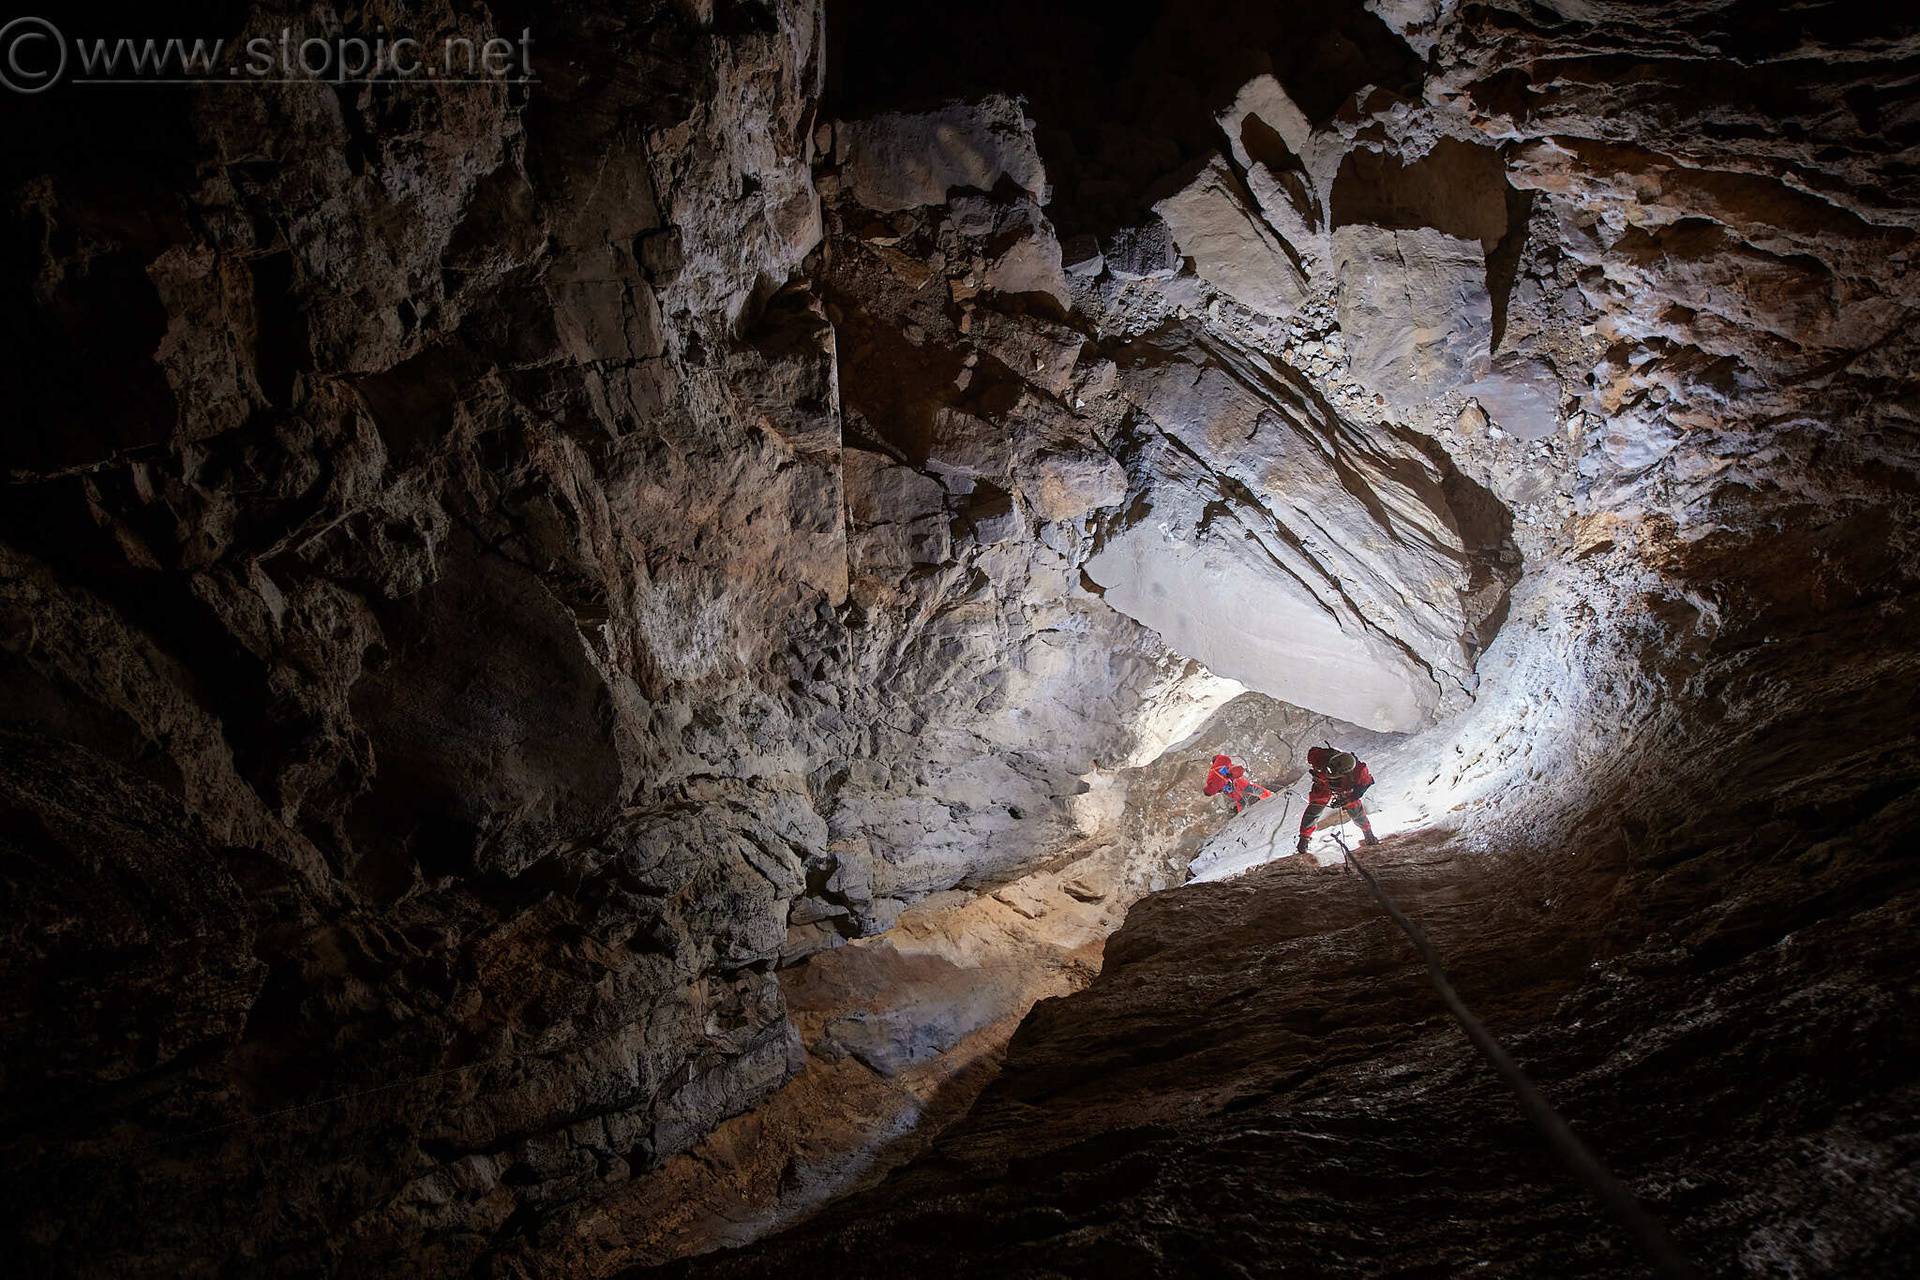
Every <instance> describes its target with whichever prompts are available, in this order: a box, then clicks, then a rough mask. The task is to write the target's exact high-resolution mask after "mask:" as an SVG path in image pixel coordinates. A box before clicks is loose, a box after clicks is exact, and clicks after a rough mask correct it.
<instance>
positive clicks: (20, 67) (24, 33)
mask: <svg viewBox="0 0 1920 1280" xmlns="http://www.w3.org/2000/svg"><path fill="white" fill-rule="evenodd" d="M48 46H52V47H51V48H49V47H48ZM66 70H67V41H66V37H64V36H62V35H61V34H60V28H58V27H56V26H54V25H53V24H52V23H51V22H48V21H47V20H46V19H45V18H15V19H14V20H13V21H11V22H9V23H8V24H7V25H6V26H4V27H0V85H5V86H6V87H7V88H9V89H11V90H13V91H14V92H15V93H39V92H41V91H43V90H46V89H51V88H53V86H54V85H56V84H58V83H59V82H60V77H61V76H62V75H64V74H66Z"/></svg>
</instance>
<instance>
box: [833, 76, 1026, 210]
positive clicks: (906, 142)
mask: <svg viewBox="0 0 1920 1280" xmlns="http://www.w3.org/2000/svg"><path fill="white" fill-rule="evenodd" d="M834 138H835V146H836V147H837V148H838V152H837V154H838V158H839V160H840V163H841V164H842V166H843V175H844V180H845V182H846V185H847V188H848V190H850V191H851V192H852V193H853V198H854V199H855V200H857V201H859V202H860V203H861V204H863V205H865V206H866V207H867V208H869V209H875V210H878V211H880V212H882V213H888V212H892V211H894V210H896V209H913V208H917V207H919V206H922V205H931V204H945V203H946V201H947V193H948V192H949V191H952V190H954V189H955V188H970V189H972V190H976V191H991V190H992V189H993V187H994V185H995V184H996V183H998V182H999V181H1000V179H1001V178H1002V177H1005V178H1007V179H1008V180H1010V181H1011V182H1012V183H1013V184H1014V185H1015V186H1017V187H1020V188H1021V189H1023V190H1025V191H1026V192H1027V194H1028V195H1030V196H1032V197H1033V198H1034V199H1035V200H1037V201H1038V202H1039V203H1041V204H1043V205H1044V204H1045V203H1047V200H1048V198H1049V196H1048V187H1047V177H1046V170H1045V169H1044V168H1042V166H1041V164H1040V156H1039V152H1038V151H1037V150H1036V149H1035V148H1034V145H1033V130H1032V127H1031V125H1030V123H1029V122H1028V121H1026V120H1025V119H1024V117H1023V116H1022V114H1021V110H1020V104H1019V103H1017V102H1013V101H1011V100H1009V99H1007V98H1002V97H990V98H986V99H984V100H982V101H979V102H955V103H951V104H949V105H948V106H946V107H944V108H942V109H941V110H939V111H935V112H930V113H919V112H915V113H900V112H889V113H887V114H884V115H879V116H875V117H874V118H872V119H870V120H850V121H846V122H844V123H842V124H840V125H838V126H836V128H835V133H834Z"/></svg>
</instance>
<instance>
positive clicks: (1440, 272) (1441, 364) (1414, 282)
mask: <svg viewBox="0 0 1920 1280" xmlns="http://www.w3.org/2000/svg"><path fill="white" fill-rule="evenodd" d="M1333 253H1334V258H1335V260H1336V262H1337V263H1338V268H1337V270H1338V272H1339V281H1340V295H1339V296H1340V329H1341V331H1342V332H1343V333H1344V334H1346V340H1347V351H1348V354H1349V355H1350V357H1351V359H1352V362H1353V376H1354V377H1355V378H1357V379H1358V380H1359V381H1360V382H1361V383H1362V384H1364V385H1365V386H1368V387H1371V388H1372V389H1374V390H1375V391H1376V392H1377V393H1378V394H1380V395H1383V396H1385V397H1386V399H1387V402H1388V403H1389V404H1390V405H1393V406H1394V407H1396V408H1399V409H1402V410H1406V409H1410V408H1412V407H1413V406H1415V405H1418V404H1420V403H1422V402H1424V401H1427V400H1431V399H1434V398H1436V397H1438V396H1441V395H1444V394H1445V393H1446V392H1448V391H1451V390H1453V389H1454V388H1455V387H1458V386H1459V385H1460V384H1461V383H1463V382H1466V381H1468V380H1469V379H1470V378H1471V377H1472V376H1473V373H1474V372H1475V367H1474V366H1475V363H1476V361H1481V362H1484V360H1485V358H1486V356H1487V354H1488V352H1489V351H1491V349H1492V345H1493V304H1492V301H1491V300H1490V299H1489V297H1488V296H1487V267H1486V260H1485V257H1484V256H1483V254H1482V252H1481V249H1480V246H1479V245H1478V244H1477V243H1475V242H1474V241H1471V240H1462V239H1460V238H1459V237H1457V236H1450V235H1447V234H1446V233H1445V232H1443V231H1436V230H1434V229H1432V228H1430V227H1427V228H1420V229H1417V230H1405V231H1390V230H1387V229H1385V228H1382V227H1368V226H1349V227H1342V228H1340V229H1339V230H1338V231H1336V232H1334V233H1333Z"/></svg>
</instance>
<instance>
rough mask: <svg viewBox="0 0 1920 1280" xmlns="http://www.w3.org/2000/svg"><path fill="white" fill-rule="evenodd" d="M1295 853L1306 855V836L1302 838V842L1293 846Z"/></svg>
mask: <svg viewBox="0 0 1920 1280" xmlns="http://www.w3.org/2000/svg"><path fill="white" fill-rule="evenodd" d="M1293 851H1294V852H1295V853H1305V852H1306V851H1307V838H1306V837H1305V836H1301V837H1300V842H1299V843H1298V844H1296V845H1294V846H1293Z"/></svg>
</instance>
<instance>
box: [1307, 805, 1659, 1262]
mask: <svg viewBox="0 0 1920 1280" xmlns="http://www.w3.org/2000/svg"><path fill="white" fill-rule="evenodd" d="M1333 839H1334V843H1336V844H1338V845H1339V846H1340V852H1341V854H1342V855H1344V857H1345V859H1346V865H1347V868H1348V869H1349V870H1350V871H1358V872H1359V873H1360V878H1361V879H1363V880H1365V881H1366V882H1367V888H1369V889H1371V890H1372V891H1373V897H1374V901H1376V902H1378V903H1379V904H1380V907H1381V909H1382V910H1384V911H1385V912H1386V913H1387V915H1389V916H1390V917H1392V919H1393V922H1394V923H1395V924H1397V925H1399V926H1400V931H1401V932H1402V933H1404V934H1406V935H1407V940H1408V941H1409V942H1411V943H1413V948H1414V950H1415V951H1418V952H1419V953H1420V958H1421V959H1422V960H1425V961H1426V963H1427V976H1428V977H1430V978H1431V979H1433V988H1434V990H1436V991H1438V992H1439V993H1440V998H1441V999H1442V1000H1443V1001H1445V1002H1446V1006H1447V1008H1448V1010H1449V1011H1451V1012H1452V1014H1453V1018H1454V1021H1455V1022H1458V1023H1459V1024H1460V1029H1461V1030H1462V1031H1464V1032H1466V1033H1467V1039H1468V1040H1470V1041H1472V1042H1473V1047H1474V1048H1476V1049H1478V1050H1479V1051H1480V1056H1481V1057H1483V1058H1485V1059H1486V1060H1487V1062H1488V1063H1489V1064H1490V1065H1491V1066H1492V1067H1493V1069H1494V1070H1495V1071H1497V1072H1499V1073H1500V1077H1501V1078H1502V1079H1503V1080H1505V1081H1506V1082H1507V1084H1508V1085H1509V1086H1510V1087H1511V1088H1512V1089H1513V1092H1514V1094H1515V1095H1516V1096H1517V1097H1518V1098H1519V1099H1520V1107H1521V1109H1522V1110H1523V1111H1525V1112H1526V1113H1527V1117H1528V1118H1529V1119H1530V1120H1532V1121H1533V1123H1534V1124H1535V1125H1536V1126H1537V1127H1538V1128H1539V1130H1540V1132H1541V1134H1542V1136H1544V1137H1545V1138H1546V1140H1547V1145H1548V1146H1550V1147H1552V1148H1553V1149H1554V1151H1555V1152H1556V1153H1557V1154H1558V1155H1559V1156H1560V1158H1561V1159H1562V1160H1563V1161H1565V1162H1566V1165H1567V1168H1568V1169H1569V1170H1571V1171H1572V1173H1573V1176H1574V1177H1576V1178H1578V1179H1579V1180H1580V1181H1581V1182H1583V1183H1585V1184H1586V1187H1587V1190H1588V1191H1590V1192H1592V1193H1593V1198H1594V1199H1596V1200H1598V1201H1599V1202H1600V1205H1601V1207H1602V1208H1604V1209H1605V1210H1606V1211H1607V1212H1608V1213H1610V1214H1612V1215H1613V1218H1614V1221H1616V1222H1618V1223H1619V1224H1620V1226H1621V1227H1623V1228H1625V1230H1626V1232H1627V1234H1628V1235H1629V1236H1631V1237H1632V1238H1633V1241H1634V1243H1635V1244H1637V1245H1638V1246H1639V1247H1640V1252H1641V1253H1642V1254H1644V1255H1645V1256H1646V1260H1647V1263H1648V1265H1650V1266H1651V1267H1652V1268H1653V1271H1654V1274H1656V1275H1660V1276H1665V1277H1668V1278H1669V1280H1695V1277H1696V1275H1697V1273H1696V1272H1695V1271H1694V1269H1693V1266H1692V1264H1690V1263H1689V1262H1688V1261H1687V1260H1686V1259H1685V1258H1684V1257H1682V1256H1681V1253H1680V1250H1679V1249H1678V1248H1676V1247H1675V1246H1674V1243H1673V1239H1672V1237H1670V1236H1668V1235H1667V1229H1666V1228H1665V1227H1663V1226H1661V1225H1660V1222H1659V1220H1658V1219H1657V1218H1655V1217H1654V1216H1653V1215H1652V1214H1651V1213H1648V1212H1647V1208H1646V1206H1645V1205H1643V1204H1641V1203H1640V1201H1639V1200H1638V1199H1637V1198H1636V1197H1635V1196H1634V1194H1633V1192H1631V1191H1629V1190H1627V1187H1626V1185H1625V1184H1624V1183H1622V1182H1621V1181H1620V1180H1619V1179H1618V1178H1616V1177H1614V1176H1613V1174H1612V1173H1611V1172H1609V1171H1608V1169H1607V1167H1606V1166H1605V1165H1603V1164H1601V1163H1600V1160H1599V1157H1597V1156H1595V1155H1594V1154H1593V1152H1592V1151H1591V1150H1589V1149H1588V1147H1587V1144H1586V1143H1584V1142H1582V1141H1580V1137H1579V1135H1578V1134H1576V1133H1574V1131H1573V1130H1572V1129H1571V1128H1569V1127H1568V1125H1567V1122H1566V1121H1565V1120H1562V1119H1561V1118H1560V1113H1559V1112H1557V1111H1555V1110H1554V1109H1553V1104H1552V1103H1550V1102H1548V1101H1547V1100H1546V1099H1545V1098H1543V1097H1541V1096H1540V1091H1539V1090H1538V1089H1536V1088H1534V1087H1533V1082H1532V1081H1531V1080H1529V1079H1527V1075H1526V1072H1524V1071H1522V1070H1521V1069H1520V1064H1519V1063H1517V1062H1515V1061H1514V1060H1513V1059H1512V1058H1510V1057H1508V1056H1507V1051H1506V1050H1505V1049H1503V1048H1501V1047H1500V1042H1499V1041H1498V1040H1495V1039H1494V1038H1493V1033H1492V1032H1490V1031H1488V1030H1487V1028H1486V1027H1485V1026H1484V1025H1483V1024H1482V1023H1481V1021H1480V1019H1479V1018H1477V1017H1475V1016H1474V1012H1473V1010H1471V1009H1469V1008H1467V1002H1466V1001H1464V1000H1462V999H1461V998H1460V993H1459V992H1457V991H1455V990H1454V989H1453V983H1452V981H1451V980H1450V979H1448V977H1447V971H1446V968H1445V966H1443V965H1442V964H1441V963H1440V955H1439V953H1438V952H1436V951H1435V950H1434V949H1433V944H1432V943H1431V942H1429V941H1427V935H1426V933H1425V932H1424V931H1423V930H1422V929H1421V928H1420V926H1419V925H1417V924H1415V923H1414V922H1413V921H1412V920H1411V919H1409V918H1408V917H1407V915H1406V913H1405V912H1403V911H1401V910H1400V908H1399V907H1398V906H1396V905H1395V904H1394V901H1393V899H1392V898H1389V897H1388V896H1387V891H1386V890H1385V889H1382V888H1381V887H1380V882H1379V881H1378V880H1376V879H1374V876H1373V872H1371V871H1369V870H1367V867H1366V864H1365V863H1363V862H1361V861H1360V860H1359V859H1358V858H1356V857H1354V856H1353V850H1352V849H1350V848H1348V847H1347V842H1346V841H1345V840H1343V839H1341V838H1340V835H1339V833H1338V832H1335V833H1333Z"/></svg>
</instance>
